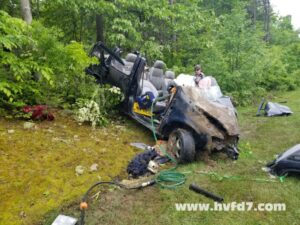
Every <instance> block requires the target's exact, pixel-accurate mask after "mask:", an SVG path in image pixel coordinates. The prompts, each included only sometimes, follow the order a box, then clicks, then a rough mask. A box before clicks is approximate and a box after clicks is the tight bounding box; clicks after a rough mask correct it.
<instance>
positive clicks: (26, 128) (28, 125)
mask: <svg viewBox="0 0 300 225" xmlns="http://www.w3.org/2000/svg"><path fill="white" fill-rule="evenodd" d="M34 127H35V123H32V122H25V123H24V124H23V128H24V129H25V130H29V129H31V128H34Z"/></svg>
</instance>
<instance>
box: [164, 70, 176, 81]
mask: <svg viewBox="0 0 300 225" xmlns="http://www.w3.org/2000/svg"><path fill="white" fill-rule="evenodd" d="M165 78H168V79H172V80H173V79H175V73H174V72H173V71H171V70H167V71H166V73H165Z"/></svg>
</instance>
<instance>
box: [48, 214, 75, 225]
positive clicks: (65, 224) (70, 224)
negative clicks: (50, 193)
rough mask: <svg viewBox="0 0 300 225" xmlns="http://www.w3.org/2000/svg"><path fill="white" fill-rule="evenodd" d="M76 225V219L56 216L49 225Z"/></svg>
mask: <svg viewBox="0 0 300 225" xmlns="http://www.w3.org/2000/svg"><path fill="white" fill-rule="evenodd" d="M76 223H77V219H75V218H73V217H70V216H64V215H58V216H57V217H56V219H55V220H54V221H53V223H52V224H51V225H75V224H76Z"/></svg>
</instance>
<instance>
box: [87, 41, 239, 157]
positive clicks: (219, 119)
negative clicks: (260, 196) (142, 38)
mask: <svg viewBox="0 0 300 225" xmlns="http://www.w3.org/2000/svg"><path fill="white" fill-rule="evenodd" d="M120 52H121V50H120V49H119V48H117V47H116V48H115V49H113V50H110V49H109V48H107V47H106V46H105V45H104V43H102V42H98V43H96V44H95V45H94V46H93V48H92V50H91V52H90V55H91V56H95V57H97V58H98V59H99V64H93V65H90V66H89V67H88V68H86V73H87V74H90V75H92V76H94V77H95V78H96V79H97V82H98V83H99V84H105V83H108V84H110V85H113V86H116V87H119V88H120V89H121V91H122V93H123V94H124V96H125V98H124V101H123V102H122V104H121V109H122V111H123V112H125V113H126V114H127V115H129V116H130V117H131V118H133V119H134V120H136V121H137V122H139V123H140V124H142V125H143V126H145V127H147V128H149V129H151V130H153V129H154V130H155V133H156V134H157V135H158V136H159V137H160V138H162V139H164V140H168V151H170V152H171V153H172V154H173V156H174V157H175V158H176V160H177V161H178V162H180V163H184V162H191V161H193V160H195V157H196V154H197V153H201V152H203V151H208V152H212V151H215V150H217V151H221V150H225V151H226V152H227V153H228V155H229V156H230V157H231V158H233V159H237V158H238V150H237V144H238V140H239V129H238V122H237V115H236V111H235V108H234V107H233V105H232V103H231V100H230V98H229V97H226V96H223V95H222V93H221V91H220V88H219V86H218V84H217V82H216V80H215V79H214V78H213V77H206V78H205V79H210V80H209V84H210V87H208V88H205V89H203V90H204V91H203V90H202V91H200V89H199V88H196V87H195V86H192V85H185V84H182V83H181V82H180V78H182V77H183V76H179V77H178V78H177V79H174V78H175V76H174V73H173V72H172V71H166V72H165V74H164V71H163V68H164V63H163V62H162V61H160V60H158V61H156V62H155V63H154V65H153V67H151V68H150V69H149V70H147V66H146V60H145V58H143V57H142V56H141V55H140V54H139V53H129V54H128V55H127V56H126V58H125V59H122V58H121V57H120ZM188 77H189V79H192V76H188ZM185 78H186V77H184V78H183V79H184V80H186V79H185ZM151 109H152V110H151Z"/></svg>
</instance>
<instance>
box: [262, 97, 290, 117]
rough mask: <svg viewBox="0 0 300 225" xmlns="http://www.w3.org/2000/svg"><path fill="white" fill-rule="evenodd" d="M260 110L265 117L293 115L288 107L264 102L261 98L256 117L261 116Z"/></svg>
mask: <svg viewBox="0 0 300 225" xmlns="http://www.w3.org/2000/svg"><path fill="white" fill-rule="evenodd" d="M261 110H264V115H265V116H269V117H270V116H289V115H291V114H293V112H292V111H291V109H290V108H289V107H288V106H285V105H281V104H278V103H274V102H266V100H265V99H264V98H263V99H262V101H261V102H260V104H259V107H258V110H257V113H256V116H260V115H261Z"/></svg>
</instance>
